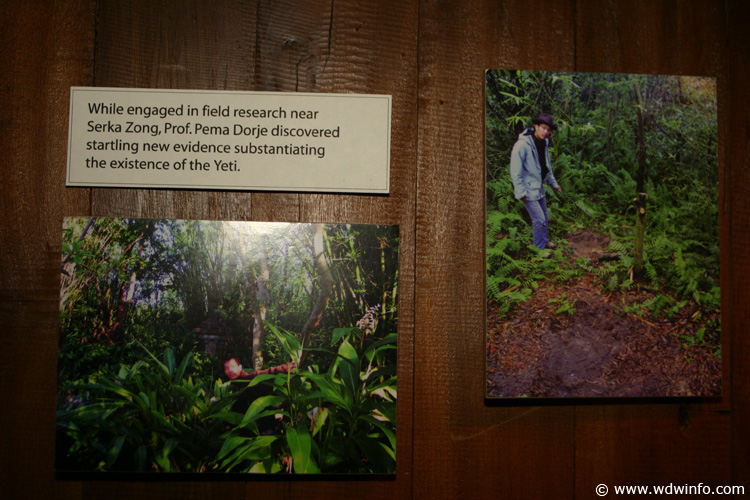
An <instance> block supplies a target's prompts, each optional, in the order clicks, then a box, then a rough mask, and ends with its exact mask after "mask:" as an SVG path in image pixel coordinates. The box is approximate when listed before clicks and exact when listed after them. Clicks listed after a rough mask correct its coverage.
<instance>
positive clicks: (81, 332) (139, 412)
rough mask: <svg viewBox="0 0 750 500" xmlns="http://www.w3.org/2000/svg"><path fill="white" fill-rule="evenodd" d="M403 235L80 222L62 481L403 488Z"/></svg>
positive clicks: (68, 335) (68, 317)
mask: <svg viewBox="0 0 750 500" xmlns="http://www.w3.org/2000/svg"><path fill="white" fill-rule="evenodd" d="M398 249H399V233H398V227H397V226H377V225H356V224H286V223H265V222H219V221H198V220H168V219H119V218H100V217H71V218H66V219H65V220H64V224H63V238H62V267H61V293H60V347H59V362H58V365H59V370H58V373H59V375H58V392H57V396H58V399H57V434H56V469H57V470H58V471H62V472H85V473H105V474H106V473H112V472H117V473H143V474H152V473H175V474H177V473H180V474H186V473H196V474H201V473H202V474H226V473H230V474H231V473H234V474H245V473H250V474H288V475H290V476H291V475H295V474H367V475H371V474H394V473H395V466H396V400H397V376H396V366H397V365H396V362H397V357H396V356H397V339H398V336H397V323H398V307H397V303H398Z"/></svg>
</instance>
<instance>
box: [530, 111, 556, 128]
mask: <svg viewBox="0 0 750 500" xmlns="http://www.w3.org/2000/svg"><path fill="white" fill-rule="evenodd" d="M531 123H533V124H534V125H539V124H540V123H544V124H545V125H548V126H549V128H551V129H552V130H557V125H555V122H554V120H552V116H551V115H548V114H547V113H541V114H540V115H539V116H537V117H536V118H534V119H532V120H531Z"/></svg>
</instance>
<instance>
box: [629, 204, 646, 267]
mask: <svg viewBox="0 0 750 500" xmlns="http://www.w3.org/2000/svg"><path fill="white" fill-rule="evenodd" d="M647 200H648V195H647V194H646V193H638V197H637V198H636V199H635V200H633V204H634V205H635V255H634V259H635V262H634V264H633V271H634V273H635V275H636V276H637V277H639V278H640V277H641V276H642V275H643V239H644V233H645V228H646V201H647Z"/></svg>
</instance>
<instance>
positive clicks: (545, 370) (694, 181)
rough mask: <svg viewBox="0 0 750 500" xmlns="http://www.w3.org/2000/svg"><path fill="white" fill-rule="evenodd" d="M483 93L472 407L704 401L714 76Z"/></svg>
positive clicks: (712, 379)
mask: <svg viewBox="0 0 750 500" xmlns="http://www.w3.org/2000/svg"><path fill="white" fill-rule="evenodd" d="M485 91H486V108H485V109H486V112H485V132H486V217H487V219H486V266H487V267H486V269H487V271H486V293H487V318H486V332H487V351H486V359H487V364H486V382H487V385H486V398H487V399H488V400H493V399H494V400H511V399H514V398H515V399H516V400H518V401H520V399H521V398H527V399H528V398H633V397H640V398H658V397H712V396H720V395H721V374H722V368H721V358H722V353H721V339H720V336H721V317H720V316H721V314H720V293H719V270H720V266H719V181H718V129H717V102H716V81H715V80H714V79H712V78H707V77H691V76H665V75H635V74H596V73H559V72H549V71H521V70H488V71H486V73H485Z"/></svg>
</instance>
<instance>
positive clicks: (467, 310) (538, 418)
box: [414, 1, 575, 498]
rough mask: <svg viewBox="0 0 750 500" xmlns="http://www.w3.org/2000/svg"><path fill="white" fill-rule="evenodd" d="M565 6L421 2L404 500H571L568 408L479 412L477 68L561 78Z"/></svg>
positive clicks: (570, 26)
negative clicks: (409, 447) (411, 408)
mask: <svg viewBox="0 0 750 500" xmlns="http://www.w3.org/2000/svg"><path fill="white" fill-rule="evenodd" d="M542 6H543V8H541V7H542ZM573 6H574V2H554V3H549V2H548V3H544V4H542V3H539V4H538V5H529V3H528V2H521V1H515V2H513V1H506V2H502V3H498V2H480V1H473V2H452V3H451V2H429V1H428V2H423V3H422V5H421V10H420V33H419V40H420V54H419V60H420V81H419V167H418V182H417V186H418V195H417V289H416V290H417V298H416V332H417V337H416V348H415V360H416V361H415V364H416V367H417V376H416V377H415V415H416V420H415V426H414V463H415V468H414V497H415V498H466V497H469V496H470V497H471V498H474V497H480V496H487V497H493V496H497V495H500V496H502V497H507V498H572V497H573V487H574V483H573V463H574V452H575V447H574V446H575V441H574V429H575V427H574V425H575V420H574V409H573V408H572V407H544V408H540V407H531V408H529V407H486V406H484V404H483V397H484V394H485V345H486V335H485V326H484V319H485V316H486V313H485V291H484V288H483V282H484V272H485V264H484V232H485V220H484V211H485V209H484V190H485V187H484V180H485V174H484V125H483V124H484V71H485V70H486V69H489V68H501V67H505V68H511V69H515V68H518V69H540V68H545V69H557V70H572V69H573V61H574V54H573V47H574V45H573V39H574V11H573ZM538 26H544V27H545V29H543V30H539V29H537V27H538ZM541 471H544V473H540V472H541Z"/></svg>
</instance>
